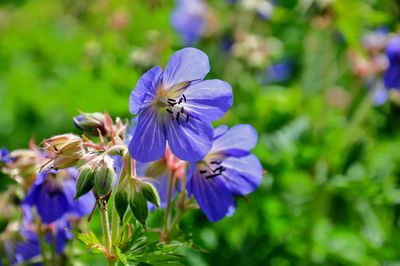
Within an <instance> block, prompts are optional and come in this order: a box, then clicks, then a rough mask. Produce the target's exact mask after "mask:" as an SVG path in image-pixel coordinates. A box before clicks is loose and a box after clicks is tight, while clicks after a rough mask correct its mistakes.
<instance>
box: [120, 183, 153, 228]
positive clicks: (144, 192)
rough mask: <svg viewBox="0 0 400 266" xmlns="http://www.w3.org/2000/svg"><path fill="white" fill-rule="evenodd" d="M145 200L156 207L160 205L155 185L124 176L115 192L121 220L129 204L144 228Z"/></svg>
mask: <svg viewBox="0 0 400 266" xmlns="http://www.w3.org/2000/svg"><path fill="white" fill-rule="evenodd" d="M147 201H149V202H151V203H153V204H154V205H156V206H157V207H158V206H159V205H160V199H159V196H158V193H157V190H156V189H155V187H154V186H153V185H151V184H149V183H147V182H145V181H142V180H140V179H137V178H132V177H129V178H126V179H125V180H124V181H123V182H122V183H121V184H120V186H119V187H118V190H117V192H116V194H115V206H116V208H117V211H118V215H119V217H120V219H121V221H122V220H123V218H124V215H125V212H126V210H127V209H128V206H129V209H130V210H131V212H132V214H133V216H135V218H136V219H137V220H138V222H139V223H140V224H141V225H142V226H143V227H144V228H146V220H147V216H148V214H149V211H148V207H147Z"/></svg>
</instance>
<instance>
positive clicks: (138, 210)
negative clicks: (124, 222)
mask: <svg viewBox="0 0 400 266" xmlns="http://www.w3.org/2000/svg"><path fill="white" fill-rule="evenodd" d="M129 206H130V208H131V211H132V214H133V215H134V216H135V218H136V219H137V220H138V221H139V223H140V224H141V225H142V226H143V227H144V228H146V220H147V216H148V214H149V210H148V209H147V201H146V199H145V197H144V196H143V194H142V193H141V192H137V193H134V194H133V195H130V200H129Z"/></svg>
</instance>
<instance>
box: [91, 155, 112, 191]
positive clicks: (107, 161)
mask: <svg viewBox="0 0 400 266" xmlns="http://www.w3.org/2000/svg"><path fill="white" fill-rule="evenodd" d="M115 176H116V174H115V171H114V165H113V161H112V159H111V158H110V157H109V156H105V157H104V158H103V159H102V160H100V161H99V162H98V163H97V165H96V169H95V173H94V180H93V182H94V191H95V192H96V193H97V195H99V196H100V197H104V196H106V195H107V194H108V193H109V192H110V191H111V189H112V186H113V184H114V180H115Z"/></svg>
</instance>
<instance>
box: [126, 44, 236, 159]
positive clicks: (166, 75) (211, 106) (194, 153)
mask: <svg viewBox="0 0 400 266" xmlns="http://www.w3.org/2000/svg"><path fill="white" fill-rule="evenodd" d="M209 70H210V65H209V61H208V57H207V55H206V54H205V53H203V52H202V51H200V50H198V49H195V48H184V49H182V50H179V51H177V52H176V53H174V54H173V55H172V57H171V59H170V60H169V62H168V64H167V66H166V68H165V70H164V71H162V69H161V67H154V68H152V69H150V70H149V71H147V72H146V73H145V74H143V76H142V77H141V78H140V80H139V82H138V84H137V85H136V88H135V89H134V90H133V91H132V93H131V96H130V99H129V108H130V112H131V113H132V114H138V113H139V118H138V125H137V127H136V130H135V133H134V135H133V138H132V141H131V142H130V144H129V152H130V154H131V155H132V157H133V158H135V159H136V160H138V161H141V162H150V161H154V160H157V159H159V158H161V156H163V155H164V151H165V147H166V140H168V144H169V146H170V148H171V150H172V152H173V153H174V154H175V155H176V156H177V157H178V158H179V159H181V160H185V161H198V160H200V159H201V158H203V157H204V156H205V155H206V154H207V152H208V151H209V150H210V149H211V143H212V134H213V133H212V132H213V129H212V125H211V121H213V120H216V119H218V118H220V117H222V116H223V115H224V113H225V112H226V111H227V110H228V109H229V108H230V107H231V105H232V88H231V86H230V85H229V84H228V83H226V82H225V81H222V80H217V79H214V80H203V79H204V77H205V76H206V75H207V73H208V72H209Z"/></svg>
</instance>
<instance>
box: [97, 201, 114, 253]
mask: <svg viewBox="0 0 400 266" xmlns="http://www.w3.org/2000/svg"><path fill="white" fill-rule="evenodd" d="M99 207H100V208H99V209H100V221H101V228H102V231H103V236H104V246H105V247H106V251H107V253H108V254H107V255H110V254H111V235H110V225H109V222H108V211H107V203H102V202H101V200H100V201H99Z"/></svg>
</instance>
